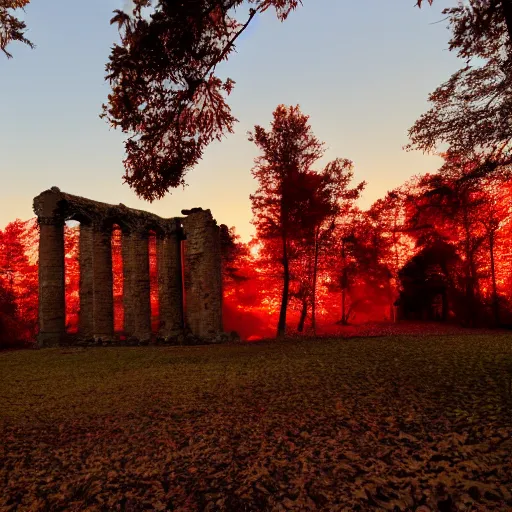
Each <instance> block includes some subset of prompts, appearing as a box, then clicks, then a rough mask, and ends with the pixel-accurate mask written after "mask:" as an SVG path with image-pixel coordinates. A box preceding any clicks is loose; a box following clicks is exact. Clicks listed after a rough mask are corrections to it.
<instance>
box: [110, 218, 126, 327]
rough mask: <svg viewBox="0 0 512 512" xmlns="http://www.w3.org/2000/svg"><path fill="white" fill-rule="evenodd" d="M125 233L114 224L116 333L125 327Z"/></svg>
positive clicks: (113, 279) (113, 270)
mask: <svg viewBox="0 0 512 512" xmlns="http://www.w3.org/2000/svg"><path fill="white" fill-rule="evenodd" d="M122 251H123V233H122V231H121V228H120V227H119V226H118V225H117V224H114V226H113V228H112V288H113V293H114V332H116V333H118V334H119V333H122V332H123V327H124V307H123V252H122Z"/></svg>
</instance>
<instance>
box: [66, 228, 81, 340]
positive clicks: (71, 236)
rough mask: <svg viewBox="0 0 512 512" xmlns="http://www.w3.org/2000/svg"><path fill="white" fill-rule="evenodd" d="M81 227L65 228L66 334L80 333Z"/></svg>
mask: <svg viewBox="0 0 512 512" xmlns="http://www.w3.org/2000/svg"><path fill="white" fill-rule="evenodd" d="M79 237H80V225H79V224H78V223H75V222H73V223H66V225H65V226H64V276H65V286H66V295H65V297H66V332H68V333H69V334H75V333H76V332H78V319H79V313H80V262H79Z"/></svg>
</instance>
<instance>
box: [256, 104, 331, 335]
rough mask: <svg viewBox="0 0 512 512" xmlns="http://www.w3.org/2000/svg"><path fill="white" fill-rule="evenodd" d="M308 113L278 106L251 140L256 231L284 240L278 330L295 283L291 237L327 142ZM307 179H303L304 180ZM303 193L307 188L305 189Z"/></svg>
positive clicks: (262, 236)
mask: <svg viewBox="0 0 512 512" xmlns="http://www.w3.org/2000/svg"><path fill="white" fill-rule="evenodd" d="M308 119H309V117H308V116H306V115H304V114H302V112H301V111H300V108H299V106H298V105H297V106H295V107H293V106H291V107H286V106H284V105H279V106H278V107H277V108H276V110H275V111H274V113H273V121H272V123H271V129H270V130H269V131H267V130H265V129H264V128H263V127H261V126H255V128H254V132H252V133H249V140H250V141H252V142H254V143H255V144H256V146H257V147H258V148H259V149H260V150H261V152H262V155H261V156H259V157H257V158H256V159H255V166H254V167H253V169H252V175H253V176H254V177H255V178H256V180H257V181H258V184H259V186H258V189H257V190H256V193H255V194H253V195H251V196H250V199H251V202H252V211H253V215H254V220H253V224H254V225H255V226H256V235H257V237H258V239H259V240H261V241H262V242H266V241H271V240H273V241H274V242H277V241H279V253H278V254H276V257H278V258H279V259H280V260H281V262H282V276H283V289H282V296H281V307H280V313H279V321H278V328H277V335H278V336H283V335H284V334H285V331H286V310H287V307H288V300H289V286H290V260H289V256H290V254H289V253H290V250H291V248H292V247H291V238H292V236H293V233H296V232H297V231H300V229H299V230H298V229H297V228H298V227H299V226H300V222H301V219H303V218H304V216H305V212H304V206H305V203H306V202H307V194H306V193H305V192H306V189H305V187H304V186H303V182H304V178H305V173H306V172H307V171H309V170H310V168H311V166H312V165H313V163H315V162H316V161H317V160H318V159H319V158H320V157H321V156H322V154H323V144H322V143H321V142H320V141H319V140H318V139H317V138H316V137H315V136H314V135H313V133H312V131H311V126H310V125H309V124H308ZM301 182H302V183H301ZM301 192H302V193H301Z"/></svg>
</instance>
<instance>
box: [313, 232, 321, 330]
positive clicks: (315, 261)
mask: <svg viewBox="0 0 512 512" xmlns="http://www.w3.org/2000/svg"><path fill="white" fill-rule="evenodd" d="M318 235H319V229H318V227H317V228H316V230H315V259H314V263H313V286H312V288H313V291H312V297H311V329H312V330H313V334H316V280H317V275H318Z"/></svg>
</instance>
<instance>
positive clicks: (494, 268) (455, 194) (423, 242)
mask: <svg viewBox="0 0 512 512" xmlns="http://www.w3.org/2000/svg"><path fill="white" fill-rule="evenodd" d="M477 165H478V162H473V161H467V160H465V159H463V158H460V157H456V156H455V155H453V154H447V155H446V157H445V165H443V167H442V168H441V169H440V170H439V171H438V172H437V173H435V174H431V175H426V176H423V177H419V178H415V179H413V180H411V181H410V182H409V183H406V184H405V185H403V186H402V187H400V188H398V189H395V190H393V191H391V192H389V193H388V194H387V195H386V196H385V197H384V198H382V199H380V200H378V201H376V202H375V203H374V204H373V205H372V206H371V207H370V208H369V209H368V210H367V211H362V210H360V209H358V208H357V207H355V206H354V204H353V200H354V198H355V197H357V195H358V193H359V188H362V186H360V187H356V188H355V189H350V188H348V185H349V183H350V180H351V178H352V171H351V166H350V164H349V163H346V164H345V165H338V164H332V166H331V167H330V171H329V172H328V171H327V170H326V169H327V168H326V169H324V171H322V172H319V173H315V172H313V171H311V170H308V171H307V172H304V173H302V174H300V175H299V174H298V175H297V176H295V177H294V180H293V185H294V186H293V187H292V189H291V190H292V191H293V190H295V191H296V192H297V196H298V197H297V198H293V199H290V202H291V204H295V206H294V208H295V210H294V211H293V217H291V218H292V219H293V221H294V223H293V228H292V229H291V230H290V233H289V236H288V240H287V243H288V245H287V250H288V259H289V261H288V263H289V294H290V300H289V303H288V306H287V311H286V313H287V316H286V320H287V332H288V333H290V334H299V333H301V332H304V333H307V334H309V333H312V332H316V333H317V334H340V335H349V334H351V335H352V334H357V333H361V334H362V335H371V333H374V334H375V333H380V332H391V331H389V327H386V325H388V326H389V325H390V324H391V323H392V322H393V321H396V320H398V321H401V320H411V321H415V322H417V321H422V322H423V321H428V320H445V321H447V322H451V323H458V324H463V325H468V326H471V325H472V326H482V327H483V326H499V325H502V326H503V325H511V324H512V254H511V249H510V247H511V241H512V207H511V205H510V201H509V198H510V195H511V193H512V183H511V181H510V177H509V174H508V173H507V172H505V171H504V170H502V172H500V174H499V175H498V174H497V173H494V174H493V176H492V177H491V176H490V175H484V176H482V177H479V178H475V176H474V173H473V171H474V169H475V166H477ZM328 168H329V166H328ZM333 169H337V172H336V173H333V172H331V171H332V170H333ZM290 193H293V192H290ZM261 199H262V200H264V199H265V196H263V195H262V196H261ZM294 201H296V202H295V203H293V202H294ZM269 204H271V203H269ZM271 206H272V204H271ZM272 208H274V206H272ZM272 208H270V209H269V210H268V212H269V215H267V216H266V217H265V220H266V221H268V222H271V221H272V219H275V217H272V215H273V213H275V211H276V209H275V208H274V209H272ZM78 233H79V228H78V226H76V227H73V226H68V227H66V231H65V234H66V236H65V252H66V254H65V272H66V325H67V329H68V332H76V328H77V325H78V324H77V320H78V308H79V291H78V288H79V264H78ZM257 233H258V234H259V235H260V237H259V238H258V237H255V238H254V239H253V240H252V241H251V242H249V243H242V242H241V240H240V238H239V237H238V236H237V235H236V232H235V228H230V229H228V228H227V227H226V226H224V225H222V226H221V248H222V275H223V288H224V304H223V315H224V327H225V330H226V331H231V330H235V331H237V332H238V333H239V334H240V335H241V337H242V338H243V339H246V340H253V339H260V338H266V337H272V336H275V332H276V326H277V324H278V321H279V313H280V309H281V304H282V287H283V265H282V259H281V256H282V247H283V245H282V238H281V237H280V236H265V237H263V236H261V234H262V233H264V231H263V230H260V231H258V232H257ZM265 233H267V234H268V233H270V230H269V231H267V232H265ZM37 243H38V229H37V224H36V223H35V221H34V220H31V221H29V222H21V221H15V222H12V223H11V224H9V225H8V226H7V227H6V228H5V229H4V230H3V231H1V232H0V248H1V252H0V269H1V273H0V329H1V330H0V342H1V343H2V344H3V345H6V341H7V340H8V341H9V342H10V343H13V342H16V341H18V340H20V341H23V340H30V339H34V336H35V334H36V327H37V260H36V257H37ZM315 260H316V261H315ZM149 265H150V297H151V314H152V328H153V331H154V332H155V331H156V330H157V328H158V324H157V322H158V279H157V268H158V262H157V252H156V238H155V236H154V235H152V236H150V240H149ZM112 269H113V283H114V290H113V294H114V313H115V314H114V317H115V320H114V321H115V330H116V332H117V333H119V334H122V329H123V305H122V293H123V269H122V233H121V231H120V230H119V228H117V227H115V228H114V230H113V234H112ZM315 269H316V270H315ZM315 272H316V275H315ZM313 304H314V308H313ZM304 305H305V306H306V307H305V306H304ZM313 310H314V311H313ZM313 315H314V317H313ZM315 323H316V325H314V324H315ZM404 325H407V326H409V327H408V328H407V329H409V330H411V329H412V330H414V329H415V328H414V327H411V324H410V323H405V324H404ZM422 325H425V324H422ZM393 329H394V331H393V332H395V331H396V332H400V328H396V327H393Z"/></svg>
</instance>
